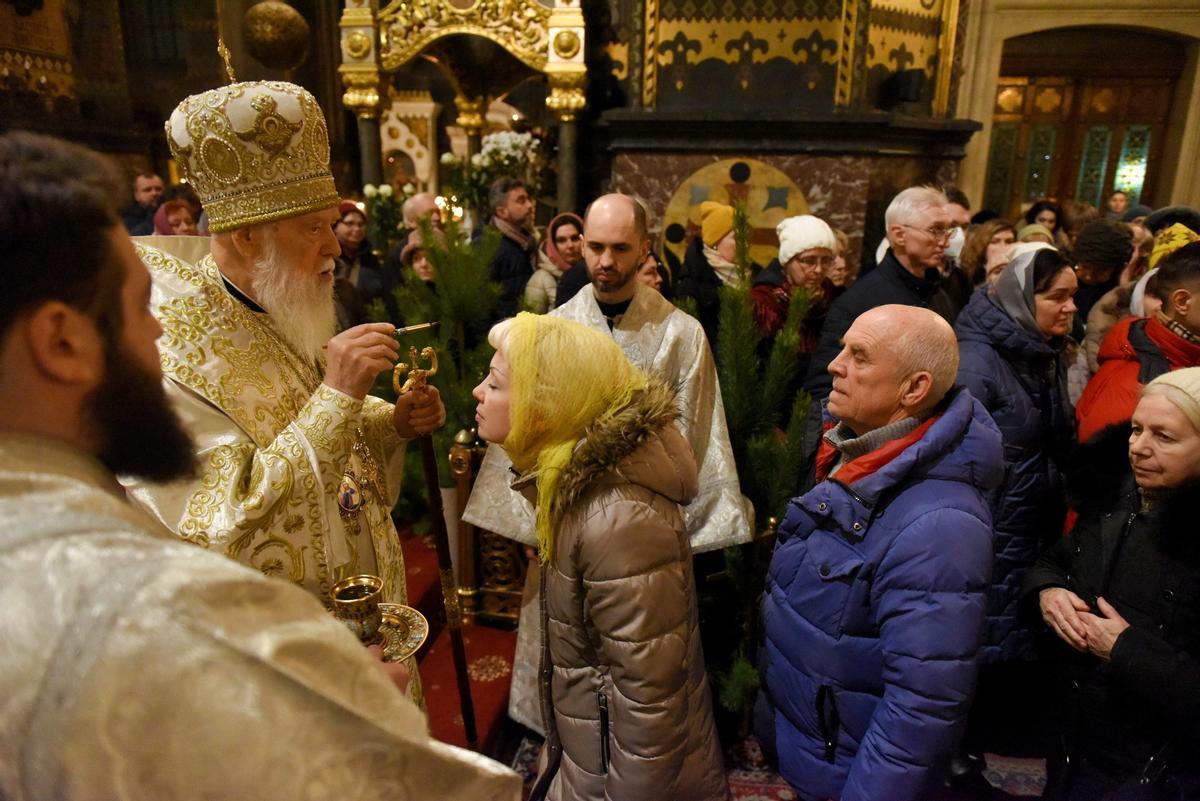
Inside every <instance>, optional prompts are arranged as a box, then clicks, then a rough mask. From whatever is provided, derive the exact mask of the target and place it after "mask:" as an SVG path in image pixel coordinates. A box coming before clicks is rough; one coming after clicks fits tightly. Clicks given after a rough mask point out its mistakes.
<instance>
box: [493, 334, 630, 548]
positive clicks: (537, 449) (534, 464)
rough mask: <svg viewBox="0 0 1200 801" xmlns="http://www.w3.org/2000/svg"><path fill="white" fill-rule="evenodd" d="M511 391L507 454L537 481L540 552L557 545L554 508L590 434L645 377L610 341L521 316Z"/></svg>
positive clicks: (512, 340)
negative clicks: (582, 441)
mask: <svg viewBox="0 0 1200 801" xmlns="http://www.w3.org/2000/svg"><path fill="white" fill-rule="evenodd" d="M503 348H504V355H505V356H506V357H507V358H508V364H509V370H510V381H511V385H512V390H511V395H510V399H509V416H510V418H511V421H512V428H511V429H510V430H509V433H508V438H507V439H505V440H504V450H505V451H506V452H507V453H508V456H509V458H510V459H512V463H513V466H514V467H515V468H516V469H517V470H519V471H521V472H522V473H525V472H528V471H530V470H532V471H534V473H535V475H536V476H537V494H538V505H537V537H538V552H539V555H540V558H541V561H542V564H545V563H546V562H548V561H549V559H550V553H551V550H552V548H553V543H554V532H553V528H552V522H553V521H552V519H551V511H552V510H551V506H552V505H553V501H554V497H555V494H556V492H557V490H558V483H559V479H560V478H561V477H562V473H563V470H564V469H565V468H566V467H567V465H568V464H569V463H570V461H571V455H572V454H573V453H574V451H575V446H576V444H578V442H579V440H580V439H581V438H582V437H583V435H584V430H585V429H586V428H587V427H588V426H590V425H591V424H592V423H595V422H597V421H599V420H603V419H605V418H607V417H611V416H612V415H613V414H614V413H616V412H617V411H619V410H620V409H621V408H623V407H624V406H626V405H628V403H629V401H630V400H631V399H632V398H633V395H634V393H635V392H638V391H640V390H643V389H645V388H646V376H645V375H644V374H643V373H642V371H641V370H639V369H637V368H636V367H634V366H633V365H632V364H630V362H629V359H627V358H626V357H625V354H624V353H623V352H622V351H621V348H620V347H618V346H617V343H616V342H614V341H613V340H612V338H611V337H607V336H605V335H604V334H602V333H600V332H599V331H595V330H593V329H591V328H588V327H587V326H584V325H581V324H579V323H575V322H571V321H570V320H560V319H558V318H557V317H548V316H545V315H540V314H530V313H528V312H522V313H521V314H518V315H517V316H516V317H515V318H513V320H512V322H511V324H510V327H509V330H508V336H507V341H506V342H505V343H504V345H503Z"/></svg>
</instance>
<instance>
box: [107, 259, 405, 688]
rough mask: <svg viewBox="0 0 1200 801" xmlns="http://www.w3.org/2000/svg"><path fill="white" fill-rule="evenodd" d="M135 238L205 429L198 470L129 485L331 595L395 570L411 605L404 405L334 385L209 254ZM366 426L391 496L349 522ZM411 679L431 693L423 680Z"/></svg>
mask: <svg viewBox="0 0 1200 801" xmlns="http://www.w3.org/2000/svg"><path fill="white" fill-rule="evenodd" d="M137 249H138V254H139V255H140V256H141V257H142V260H143V261H144V262H145V263H146V265H147V266H148V267H149V268H150V272H151V275H152V277H153V279H154V289H153V295H152V298H151V305H152V307H153V309H154V313H155V316H156V317H157V318H158V320H159V321H160V322H161V323H162V326H163V329H164V333H163V336H162V338H161V339H160V340H159V342H158V347H159V352H160V354H161V359H162V366H163V373H164V375H165V376H166V378H167V381H166V387H167V394H168V395H169V396H170V398H171V399H172V401H173V403H174V405H175V408H176V410H177V411H178V412H179V414H180V415H181V417H182V418H183V420H184V422H185V423H186V424H187V426H188V428H189V430H190V431H191V432H192V436H193V439H194V440H195V441H196V448H197V453H198V457H199V463H200V474H199V476H198V477H197V478H195V479H193V480H185V481H181V482H176V483H173V484H168V485H154V484H147V483H140V482H130V483H129V484H128V485H127V486H128V487H129V490H130V495H131V497H132V498H133V499H134V500H136V501H137V502H138V503H140V504H141V505H143V506H144V507H145V508H146V509H147V510H148V511H150V512H151V513H152V514H153V515H154V517H156V518H157V519H158V520H159V521H161V522H162V524H163V525H165V526H166V527H167V528H168V529H170V530H171V531H173V532H175V533H176V534H178V535H179V537H181V538H182V539H184V540H187V541H188V542H191V543H194V544H196V545H200V546H202V547H204V548H207V549H208V550H211V551H216V552H218V553H223V554H225V555H226V556H229V557H230V558H232V559H236V560H238V561H239V562H242V563H244V564H246V565H248V566H250V567H253V568H255V569H257V570H259V571H261V572H262V573H264V574H265V575H268V576H278V577H280V578H284V579H287V580H288V581H291V582H292V583H294V584H298V585H300V586H302V587H304V588H305V589H306V590H308V591H309V592H311V593H312V594H313V595H315V596H316V597H317V598H318V599H320V600H321V601H322V602H323V603H325V604H326V605H327V606H329V603H330V602H329V590H330V588H331V587H332V586H333V585H334V584H335V583H337V581H339V580H340V579H341V578H344V577H346V576H350V575H355V574H358V573H374V574H376V575H379V576H380V577H382V578H383V581H384V597H383V600H384V601H386V602H388V603H399V604H403V603H406V602H407V597H406V593H405V583H404V559H403V555H402V553H401V550H400V543H399V540H398V539H397V536H396V530H395V527H394V526H393V524H392V520H391V516H390V510H391V508H392V507H393V506H394V505H395V502H396V499H397V497H398V496H399V492H400V478H401V472H402V468H403V459H404V443H403V442H402V441H401V440H400V438H399V437H398V436H397V435H396V432H395V429H394V428H393V426H392V405H391V404H390V403H386V402H384V401H382V400H379V399H378V398H372V397H368V398H367V399H366V400H365V401H359V400H356V399H354V398H351V397H349V396H347V395H344V394H342V393H341V392H337V391H336V390H333V389H331V388H329V387H327V386H325V385H324V384H322V383H321V378H320V372H318V366H316V365H310V364H307V363H306V362H305V361H304V360H303V359H301V358H300V357H299V356H298V355H296V353H295V352H294V351H293V350H292V349H291V348H289V347H288V346H287V345H286V344H285V342H284V340H283V339H282V338H281V337H280V336H279V335H278V334H277V333H276V331H275V328H274V326H273V325H272V323H271V318H270V315H268V314H263V313H256V312H253V311H251V310H250V309H249V308H248V307H247V306H245V305H244V304H243V303H241V302H239V301H238V300H236V299H235V298H234V297H233V296H232V295H230V294H229V292H228V290H227V289H226V288H225V285H224V283H223V282H222V280H221V277H220V273H219V272H218V271H217V267H216V265H215V264H214V262H213V259H212V257H211V256H207V257H205V258H204V259H202V260H201V261H200V262H198V263H197V264H195V265H190V264H188V263H186V262H183V261H181V260H180V259H177V258H175V257H173V256H170V255H168V254H166V253H164V252H163V251H160V250H157V249H155V248H151V247H147V246H145V245H143V244H138V245H137ZM359 431H361V432H362V437H363V439H364V441H365V444H366V446H367V448H368V449H369V452H370V454H371V456H372V457H373V461H374V462H375V464H376V465H377V466H378V467H379V471H378V472H379V474H380V475H379V479H380V485H381V486H382V489H383V495H384V497H382V498H380V497H378V495H377V494H376V493H374V492H370V491H367V492H365V494H364V495H365V501H366V502H365V503H364V505H363V506H362V508H361V509H359V510H358V512H357V514H356V516H355V518H354V519H353V520H351V521H349V522H350V523H351V525H347V524H346V522H344V521H343V520H342V518H341V515H340V514H339V507H338V502H337V490H338V487H339V485H340V484H341V481H342V478H343V476H344V475H345V473H346V472H347V471H348V470H349V471H352V472H354V473H355V474H356V475H359V476H362V475H364V474H366V473H367V472H369V471H368V470H366V469H365V466H364V464H363V460H362V459H360V458H359V456H358V455H357V454H355V453H354V452H353V449H354V441H355V437H356V434H357V432H359ZM413 674H414V679H415V678H416V670H415V668H414V669H413ZM412 686H413V694H414V698H419V697H420V696H419V692H420V691H419V682H418V681H414V682H413V685H412Z"/></svg>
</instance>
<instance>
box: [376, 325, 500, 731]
mask: <svg viewBox="0 0 1200 801" xmlns="http://www.w3.org/2000/svg"><path fill="white" fill-rule="evenodd" d="M435 326H437V323H423V324H421V325H410V326H408V327H406V328H397V329H396V334H397V336H399V335H401V334H406V333H411V332H414V331H422V330H426V329H432V328H434V327H435ZM417 356H418V354H417V349H416V348H415V347H410V348H409V349H408V363H407V364H406V363H404V362H400V363H399V364H397V365H396V367H395V369H394V370H393V371H392V387H393V388H394V389H395V390H396V396H397V397H399V396H401V395H405V394H407V393H409V392H412V391H413V390H414V389H417V388H419V387H423V386H425V384H426V383H427V379H428V378H429V376H432V375H436V374H437V371H438V363H437V351H435V350H434V349H433V348H424V349H423V350H422V351H421V352H420V358H422V359H425V360H426V361H427V362H428V363H429V367H428V368H422V367H420V365H419V363H418V361H417ZM405 373H408V379H407V380H405V381H404V383H403V384H401V383H400V381H401V379H402V378H403V376H404V374H405ZM417 444H418V445H419V446H420V447H421V466H422V467H423V468H424V470H425V488H426V490H427V491H428V494H429V513H430V515H431V516H432V517H433V533H434V537H433V538H434V542H435V543H436V544H437V557H438V570H439V571H440V572H441V578H442V604H443V605H444V606H445V609H446V625H448V626H449V627H450V650H451V654H452V655H453V657H454V673H455V678H457V679H458V698H459V702H460V703H461V704H462V716H463V729H464V730H465V732H466V735H467V746H468V747H469V748H470V749H471V750H472V751H478V750H479V737H478V735H477V734H476V732H475V703H474V701H472V700H471V679H470V676H468V674H467V652H466V649H465V648H464V647H463V634H462V610H461V609H460V607H459V605H458V585H457V584H456V582H455V581H454V566H453V563H452V562H451V561H450V535H449V533H448V532H447V531H446V515H445V511H444V509H443V507H442V493H441V484H440V482H439V481H438V469H437V456H436V455H435V454H434V450H433V438H432V437H431V436H430V435H429V434H425V435H423V436H419V437H417Z"/></svg>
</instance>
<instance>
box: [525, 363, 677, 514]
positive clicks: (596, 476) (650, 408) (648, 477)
mask: <svg viewBox="0 0 1200 801" xmlns="http://www.w3.org/2000/svg"><path fill="white" fill-rule="evenodd" d="M678 417H679V410H678V408H677V406H676V393H675V390H674V389H672V388H671V387H669V386H667V384H666V383H665V382H663V381H662V380H661V379H659V378H657V377H654V376H651V377H649V379H648V383H647V386H646V389H645V390H643V391H642V392H639V393H637V394H636V395H635V396H634V398H633V400H631V401H630V402H629V403H628V404H627V405H626V406H625V407H624V408H623V409H621V410H620V411H619V412H617V413H616V414H614V415H613V416H612V417H610V418H608V419H606V420H602V421H599V422H596V423H593V424H592V425H591V426H589V427H588V428H587V430H586V431H585V432H584V435H583V438H582V439H581V440H580V441H579V444H578V445H576V446H575V453H574V455H573V456H572V457H571V461H570V462H569V463H568V464H567V467H566V469H565V470H564V471H563V475H562V479H561V480H560V482H559V486H558V496H557V497H556V498H555V501H554V510H553V511H554V516H555V518H558V517H560V516H561V515H562V514H563V512H565V511H566V510H568V509H570V508H571V506H573V505H574V504H575V502H576V501H578V500H579V499H580V497H582V495H583V494H584V492H585V491H587V489H588V488H589V487H591V486H594V485H596V484H597V483H614V482H627V483H630V484H636V485H639V486H643V487H645V488H646V489H649V490H651V491H652V492H655V493H658V494H659V495H662V496H663V497H665V498H668V499H670V500H672V501H674V502H675V503H678V504H682V505H687V504H688V503H690V502H691V500H692V499H693V498H695V497H696V494H697V493H698V492H699V470H698V468H697V467H696V458H695V456H694V455H693V453H692V449H691V446H690V445H688V442H687V440H686V439H684V437H683V435H682V434H681V433H680V431H679V429H678V428H677V427H676V426H674V425H672V424H673V423H674V422H675V420H676V418H678ZM536 479H537V475H536V474H535V473H525V474H523V475H520V476H517V477H516V478H515V479H514V480H513V484H512V488H513V489H514V490H517V491H518V492H521V493H522V494H523V495H525V496H526V497H527V498H529V499H530V501H533V502H536V498H537V488H536Z"/></svg>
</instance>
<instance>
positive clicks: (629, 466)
mask: <svg viewBox="0 0 1200 801" xmlns="http://www.w3.org/2000/svg"><path fill="white" fill-rule="evenodd" d="M488 341H489V342H490V343H491V344H492V347H494V348H496V355H495V357H494V358H493V359H492V363H491V367H490V369H489V371H488V375H487V377H486V378H484V380H483V382H482V383H481V384H480V385H479V386H478V387H476V388H475V393H474V394H475V398H476V400H478V401H479V406H478V407H477V414H476V422H477V423H478V430H479V436H480V437H482V438H483V439H485V440H487V441H489V442H495V443H498V444H499V445H501V447H503V448H504V450H505V451H506V452H507V453H508V455H509V457H510V458H511V459H512V463H513V466H514V468H515V470H516V471H518V476H517V477H516V479H515V480H514V482H513V489H514V490H516V491H518V492H522V493H524V494H525V495H526V496H527V497H528V498H529V499H530V501H531V502H533V503H534V505H535V507H536V509H537V533H538V556H539V560H540V561H541V563H542V571H541V587H542V591H541V598H542V610H541V613H542V615H541V616H542V629H543V634H544V636H543V642H544V643H545V647H544V650H543V653H542V671H541V680H540V684H541V687H540V690H541V706H542V717H543V721H544V724H545V726H546V731H547V738H546V746H545V754H544V755H543V756H544V760H543V762H542V764H544V765H545V767H544V768H543V770H542V772H541V774H540V775H539V777H538V782H537V786H536V787H535V791H534V794H533V795H532V796H531V797H532V798H543V797H547V798H552V799H568V798H569V799H582V800H583V801H591V799H595V800H596V801H602V799H605V798H614V799H615V798H630V799H632V798H687V799H694V801H708V800H709V799H726V798H728V797H729V790H728V787H727V785H726V781H725V771H724V764H723V759H722V756H721V750H720V744H719V742H718V740H717V732H716V726H715V725H714V723H713V715H712V699H711V694H710V692H709V687H708V678H707V676H706V675H705V672H704V657H703V654H702V651H701V647H700V633H699V628H698V615H697V605H696V588H695V582H694V579H693V576H692V555H691V549H690V547H689V545H688V539H687V532H686V531H685V530H684V527H683V517H682V514H681V511H680V505H681V504H687V503H688V502H689V501H691V499H692V498H693V497H694V496H695V495H696V492H697V468H696V462H695V458H694V457H693V455H692V452H691V448H690V447H689V446H688V444H687V440H686V439H684V437H683V435H682V434H681V433H680V432H679V429H678V428H677V427H676V426H675V425H672V423H673V422H674V421H675V417H676V414H677V412H676V409H675V393H674V390H672V389H671V388H669V387H667V386H666V385H665V384H663V383H662V382H660V381H658V380H657V379H654V378H648V377H647V376H646V375H644V374H643V373H642V372H641V371H640V370H638V369H637V368H636V367H634V366H633V365H632V364H630V363H629V360H628V359H627V358H626V357H625V355H624V354H623V353H622V352H621V349H620V347H618V346H617V344H616V343H615V342H614V341H613V340H612V339H611V338H609V337H606V336H604V335H603V334H602V333H600V332H598V331H593V330H592V329H590V328H587V327H585V326H583V325H580V324H578V323H574V322H571V321H568V320H561V319H558V318H555V317H547V316H542V315H534V314H528V313H525V314H520V315H518V316H517V317H515V318H513V319H511V320H505V321H504V322H502V323H500V324H498V325H497V326H496V327H494V328H493V329H492V331H491V333H490V334H489V336H488Z"/></svg>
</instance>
